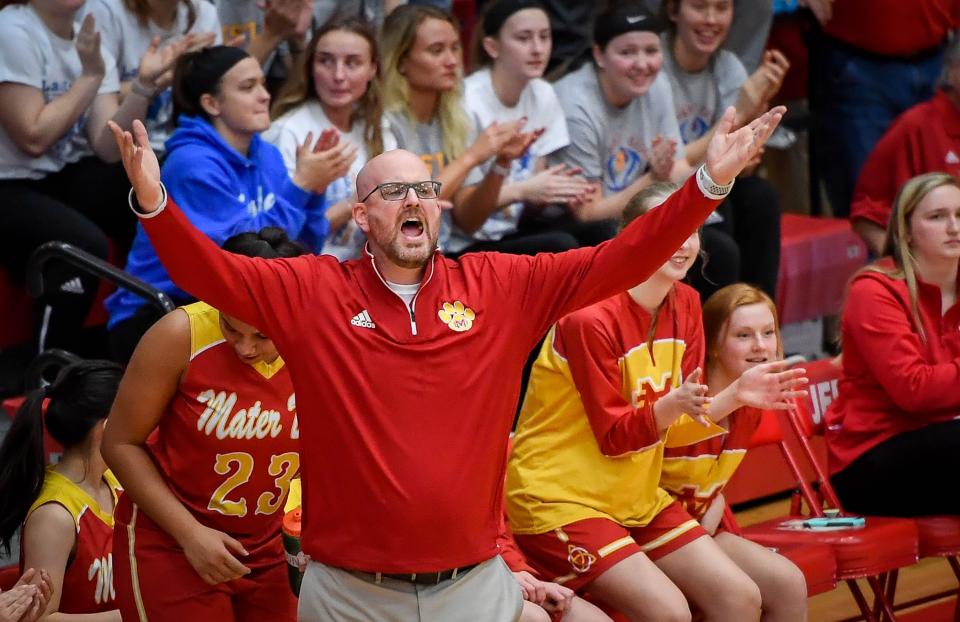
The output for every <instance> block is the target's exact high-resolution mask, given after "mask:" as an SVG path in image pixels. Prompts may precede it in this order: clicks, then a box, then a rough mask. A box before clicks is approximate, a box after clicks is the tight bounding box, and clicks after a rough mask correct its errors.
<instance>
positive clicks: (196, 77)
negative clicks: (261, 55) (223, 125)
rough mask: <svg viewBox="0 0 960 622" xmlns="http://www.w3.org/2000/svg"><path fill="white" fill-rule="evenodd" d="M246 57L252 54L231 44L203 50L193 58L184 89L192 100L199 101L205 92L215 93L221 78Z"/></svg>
mask: <svg viewBox="0 0 960 622" xmlns="http://www.w3.org/2000/svg"><path fill="white" fill-rule="evenodd" d="M245 58H250V55H249V54H247V53H246V52H245V51H244V50H242V49H240V48H237V47H233V46H230V45H215V46H213V47H209V48H206V49H204V50H201V51H200V52H198V53H197V56H196V57H195V58H194V59H193V63H192V67H191V71H190V77H189V79H188V80H185V81H184V84H183V87H184V90H186V91H187V92H188V93H189V95H190V99H191V100H192V101H199V100H200V96H201V95H203V94H204V93H213V92H214V91H215V90H216V88H217V84H218V83H219V82H220V78H222V77H223V75H224V74H225V73H227V72H228V71H230V69H232V68H233V66H234V65H236V64H237V63H239V62H240V61H242V60H243V59H245Z"/></svg>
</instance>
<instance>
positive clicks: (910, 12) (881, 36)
mask: <svg viewBox="0 0 960 622" xmlns="http://www.w3.org/2000/svg"><path fill="white" fill-rule="evenodd" d="M956 25H957V2H956V0H837V2H834V3H833V17H831V18H830V21H828V22H827V23H826V25H825V26H824V28H823V29H824V30H825V31H826V32H827V34H829V35H830V36H832V37H834V38H836V39H839V40H840V41H843V42H844V43H847V44H849V45H852V46H854V47H857V48H860V49H861V50H865V51H867V52H873V53H874V54H882V55H884V56H909V55H911V54H916V53H917V52H921V51H924V50H928V49H930V48H932V47H934V46H937V45H940V44H941V43H943V42H944V41H945V40H946V38H947V33H948V32H950V31H951V30H952V29H953V28H955V27H956Z"/></svg>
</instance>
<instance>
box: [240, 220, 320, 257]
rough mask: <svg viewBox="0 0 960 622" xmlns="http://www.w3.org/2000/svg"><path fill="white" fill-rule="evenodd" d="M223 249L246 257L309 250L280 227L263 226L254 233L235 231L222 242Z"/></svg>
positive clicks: (292, 255)
mask: <svg viewBox="0 0 960 622" xmlns="http://www.w3.org/2000/svg"><path fill="white" fill-rule="evenodd" d="M223 250H225V251H229V252H231V253H234V254H236V255H246V256H247V257H262V258H263V259H281V258H289V257H297V256H298V255H306V254H307V253H309V252H310V251H308V250H307V249H306V247H304V246H303V245H302V244H300V243H299V242H295V241H293V240H291V239H290V237H289V236H288V235H287V233H286V231H284V230H283V229H281V228H280V227H264V228H263V229H261V230H260V231H258V232H256V233H254V232H252V231H247V232H244V233H237V234H236V235H233V236H231V237H229V238H227V241H225V242H224V243H223Z"/></svg>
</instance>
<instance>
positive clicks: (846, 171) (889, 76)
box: [810, 0, 958, 218]
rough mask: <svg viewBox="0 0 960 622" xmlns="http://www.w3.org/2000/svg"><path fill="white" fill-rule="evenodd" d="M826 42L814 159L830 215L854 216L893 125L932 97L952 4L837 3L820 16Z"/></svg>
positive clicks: (818, 82) (815, 95)
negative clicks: (856, 199)
mask: <svg viewBox="0 0 960 622" xmlns="http://www.w3.org/2000/svg"><path fill="white" fill-rule="evenodd" d="M818 17H820V18H821V21H822V22H823V30H824V33H825V36H823V37H822V39H823V41H822V43H821V44H818V45H816V46H813V47H812V48H811V51H812V52H817V53H818V54H820V57H819V58H811V59H810V65H811V67H812V68H813V70H814V71H815V74H814V77H813V79H812V85H811V93H810V98H811V109H812V111H813V112H814V114H815V115H816V116H817V118H818V119H819V121H820V122H819V123H817V124H815V128H816V129H817V130H818V131H817V133H816V138H817V145H819V147H820V148H819V149H818V150H817V153H816V154H815V158H816V161H817V162H818V164H819V166H818V169H819V170H820V174H821V176H822V179H823V181H824V186H825V188H826V191H827V197H828V198H829V200H830V206H831V208H832V210H833V215H834V216H836V217H840V218H846V217H847V216H848V215H849V213H850V202H851V200H852V198H853V193H854V185H855V184H856V181H857V176H858V175H859V174H860V169H861V168H862V167H863V163H864V162H865V161H866V160H867V156H868V155H869V154H870V151H871V150H872V149H873V147H874V145H875V144H876V143H877V141H878V140H880V137H881V136H882V135H883V133H884V132H885V131H886V130H887V128H888V127H889V126H890V124H891V123H892V122H893V120H894V119H895V118H896V117H897V116H898V115H900V114H902V113H903V112H905V111H906V110H907V109H908V108H910V107H912V106H914V105H916V104H918V103H920V102H922V101H925V100H927V99H929V98H930V97H931V96H933V91H934V85H935V84H936V81H937V78H938V76H939V75H940V70H941V67H942V66H943V49H944V45H945V44H946V42H947V36H948V35H949V33H950V32H951V31H952V30H953V29H954V28H955V27H956V26H957V21H958V20H957V3H956V2H955V1H954V0H912V1H911V2H903V0H838V1H836V2H834V3H833V6H832V16H831V15H829V12H823V11H821V12H819V13H818Z"/></svg>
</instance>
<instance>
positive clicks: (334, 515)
mask: <svg viewBox="0 0 960 622" xmlns="http://www.w3.org/2000/svg"><path fill="white" fill-rule="evenodd" d="M695 177H696V176H693V177H691V178H690V180H688V181H687V183H686V184H685V185H684V186H683V188H681V189H680V190H679V191H678V192H676V193H674V195H673V196H672V197H670V199H668V200H667V202H666V203H665V204H664V205H663V206H661V207H660V208H658V209H655V210H653V211H651V212H650V213H648V214H646V215H644V216H642V217H641V218H639V219H638V220H637V221H635V222H634V223H632V224H631V225H630V226H629V227H627V228H626V229H625V230H624V231H623V232H622V233H621V235H620V236H618V237H617V238H616V239H615V240H611V241H609V242H606V243H604V244H601V245H599V246H597V247H594V248H581V249H577V250H572V251H568V252H566V253H560V254H540V255H537V256H535V257H527V256H516V255H502V254H497V253H475V254H469V255H466V256H464V257H462V258H461V259H460V260H459V261H453V260H451V259H447V258H445V257H443V256H441V255H439V254H436V255H434V257H433V259H432V260H431V262H430V264H429V265H428V267H427V270H426V274H425V276H424V278H423V284H422V285H421V288H420V291H419V292H418V294H417V297H416V298H415V299H414V301H413V303H412V305H411V307H409V308H408V307H407V306H406V305H405V304H404V302H403V301H402V299H401V298H400V297H399V296H397V295H396V294H394V293H393V292H392V291H391V290H390V289H388V288H387V286H386V284H385V283H384V281H383V280H382V278H381V277H380V275H379V272H378V271H377V269H376V267H375V265H374V262H373V259H372V258H371V257H366V258H364V259H359V260H355V261H348V262H345V263H342V264H341V263H338V262H337V260H336V259H335V258H333V257H329V256H302V257H296V258H293V259H278V260H264V259H254V258H249V257H244V256H240V255H234V254H231V253H227V252H224V251H221V250H220V249H218V248H217V247H216V245H214V243H213V242H211V241H210V240H209V239H208V238H207V237H206V236H204V235H203V234H202V233H200V232H199V231H197V230H196V229H195V228H194V227H193V226H192V225H191V224H190V223H189V221H188V220H187V219H186V218H185V217H184V216H183V213H182V212H181V211H180V210H179V209H178V208H177V207H176V206H175V205H173V203H172V201H171V202H169V203H168V204H167V208H166V210H164V211H162V212H160V213H159V214H157V215H156V216H155V217H153V218H149V219H144V220H143V221H142V222H143V226H144V228H145V229H146V231H147V233H148V235H149V236H150V240H151V242H152V243H153V245H154V247H155V248H156V250H157V254H158V255H159V257H160V259H161V261H162V262H163V264H164V266H165V267H166V268H167V270H168V271H169V272H170V276H171V277H172V278H173V281H174V282H175V283H177V285H178V286H180V287H182V288H183V289H184V290H185V291H187V292H189V293H191V294H192V295H194V296H196V297H197V298H200V299H201V300H204V301H206V302H208V303H209V304H211V305H212V306H214V307H215V308H217V309H219V310H220V311H221V312H222V313H225V314H228V315H231V316H233V317H236V318H238V319H240V320H241V321H243V322H246V323H248V324H250V325H252V326H256V327H257V328H258V329H260V330H261V331H263V333H264V334H266V335H268V336H270V337H271V338H272V339H273V341H274V343H275V344H276V345H277V348H278V350H279V351H280V354H281V355H282V356H283V359H284V360H285V361H286V362H287V365H289V368H290V374H291V375H292V377H293V386H294V389H295V391H296V399H297V412H298V415H299V416H298V419H299V425H300V435H301V436H300V440H301V476H302V480H303V500H304V512H303V541H302V542H303V549H304V551H305V552H306V553H307V554H309V555H310V556H311V557H312V558H313V559H314V560H316V561H319V562H323V563H326V564H329V565H333V566H339V567H343V568H350V569H355V570H366V571H374V572H376V571H380V572H429V571H436V570H441V569H447V568H453V567H459V566H464V565H468V564H473V563H476V562H479V561H482V560H485V559H489V558H490V557H493V556H494V555H496V553H497V549H496V540H497V525H498V523H499V520H500V516H499V514H500V512H501V508H502V495H503V478H504V470H505V461H504V454H505V450H506V442H507V435H508V433H509V431H510V426H511V423H512V421H513V414H514V412H515V408H516V404H517V399H518V397H519V389H520V371H521V368H522V366H523V363H524V361H525V360H526V358H527V354H528V353H529V352H530V350H531V348H532V347H533V346H534V344H535V343H536V341H537V340H538V339H539V338H540V337H541V336H542V335H543V334H544V333H546V331H547V328H548V327H549V326H550V325H551V324H552V323H553V322H555V321H556V320H557V319H559V318H560V317H562V316H563V315H566V314H567V313H570V312H571V311H573V310H575V309H578V308H580V307H584V306H586V305H589V304H592V303H594V302H597V301H599V300H602V299H604V298H608V297H610V296H612V295H614V294H616V293H618V292H621V291H624V290H626V289H628V288H630V287H632V286H634V285H636V284H637V283H639V282H641V281H643V280H645V279H646V278H647V277H649V276H650V274H651V273H652V272H653V271H654V270H656V269H657V268H659V267H660V265H662V264H663V262H664V261H665V260H667V259H668V258H669V257H670V256H671V255H672V254H673V253H674V252H676V249H677V248H679V247H680V245H681V244H682V243H683V241H684V240H685V239H686V238H687V237H688V236H689V235H690V234H691V233H692V232H693V231H694V230H695V229H696V228H697V226H699V225H700V223H702V222H703V221H704V220H705V219H706V217H707V215H708V214H709V213H710V212H711V211H712V210H713V209H714V208H715V207H716V206H717V203H718V201H714V200H710V199H707V198H705V196H704V195H703V193H702V192H701V191H700V190H699V188H698V187H697V182H696V180H695Z"/></svg>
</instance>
